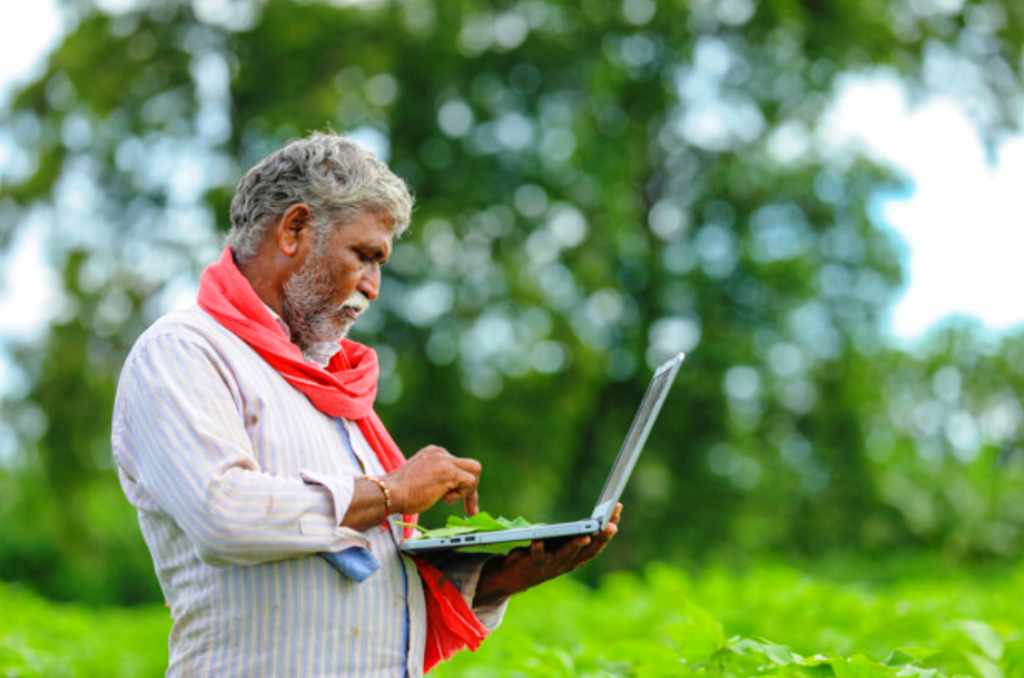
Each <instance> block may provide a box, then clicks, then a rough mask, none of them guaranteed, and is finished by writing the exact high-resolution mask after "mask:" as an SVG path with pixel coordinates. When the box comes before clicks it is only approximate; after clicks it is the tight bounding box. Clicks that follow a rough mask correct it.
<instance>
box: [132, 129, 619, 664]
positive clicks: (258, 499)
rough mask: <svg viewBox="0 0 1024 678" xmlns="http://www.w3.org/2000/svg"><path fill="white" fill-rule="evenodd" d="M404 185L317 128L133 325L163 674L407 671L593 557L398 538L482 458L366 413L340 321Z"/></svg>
mask: <svg viewBox="0 0 1024 678" xmlns="http://www.w3.org/2000/svg"><path fill="white" fill-rule="evenodd" d="M411 208H412V198H411V197H410V195H409V192H408V189H407V188H406V186H405V184H404V182H403V181H402V180H401V179H399V178H398V177H397V176H395V175H394V174H393V173H392V172H391V171H390V170H389V169H388V168H387V166H386V165H385V164H384V163H382V162H381V161H379V160H377V159H376V158H375V157H374V156H373V155H371V154H370V153H367V152H366V151H364V150H362V149H360V147H358V146H357V145H356V144H354V143H353V142H352V141H350V140H349V139H347V138H345V137H342V136H338V135H334V134H321V133H314V134H313V135H311V136H309V137H308V138H305V139H301V140H299V141H294V142H292V143H290V144H288V145H287V146H285V147H284V148H282V149H281V150H279V151H277V152H275V153H272V154H271V155H270V156H268V157H267V158H265V159H264V160H263V161H262V162H260V163H259V164H258V165H257V166H256V167H254V168H253V169H252V170H250V171H249V173H248V174H246V176H245V177H244V178H243V179H242V181H241V182H240V183H239V185H238V189H237V191H236V193H235V196H234V199H233V200H232V203H231V223H232V228H231V232H230V233H229V234H228V236H227V246H228V247H227V248H226V249H225V250H224V253H223V254H222V255H221V257H220V259H219V261H217V262H216V263H214V264H212V265H211V266H209V267H208V268H207V269H206V271H205V272H204V273H203V275H202V279H201V281H200V287H199V297H198V304H197V305H195V306H192V307H191V308H188V309H186V310H183V311H179V312H175V313H171V314H170V315H167V316H165V317H163V318H161V319H160V320H159V321H157V322H156V323H155V324H154V325H153V326H152V327H150V328H149V329H148V330H147V331H146V332H145V333H144V334H143V335H142V337H140V338H139V340H138V342H137V343H136V344H135V347H134V349H133V350H132V352H131V355H130V356H129V357H128V360H127V362H126V363H125V366H124V370H123V372H122V374H121V380H120V384H119V386H118V392H117V401H116V404H115V408H114V419H113V432H112V439H113V452H114V457H115V459H116V461H117V465H118V470H119V473H120V479H121V484H122V486H123V488H124V492H125V494H126V495H127V497H128V500H129V501H130V502H131V503H132V505H133V506H135V507H136V508H137V509H138V512H139V523H140V525H141V527H142V533H143V536H144V537H145V539H146V543H147V544H148V546H149V550H150V552H151V554H152V557H153V564H154V567H155V569H156V574H157V577H158V578H159V580H160V585H161V587H162V588H163V592H164V595H165V596H166V598H167V601H168V604H169V606H170V609H171V616H172V618H173V620H174V625H173V627H172V629H171V634H170V666H169V668H168V671H167V675H168V676H213V677H216V678H229V677H232V676H239V677H241V676H244V677H246V678H253V677H258V676H282V677H283V676H350V675H351V676H403V675H408V676H419V675H422V674H423V673H424V672H425V671H427V670H429V669H430V668H431V667H432V666H433V665H434V664H436V663H437V662H438V661H441V660H443V659H446V658H448V657H449V656H450V655H451V654H452V653H454V652H455V651H456V650H458V649H460V648H462V647H466V646H468V647H470V648H474V649H475V648H476V647H477V646H478V645H479V644H480V642H481V641H482V640H483V638H484V637H485V636H486V635H487V634H488V633H489V632H490V631H491V630H493V629H494V628H495V627H496V626H497V625H498V623H499V622H500V620H501V617H502V615H503V613H504V610H505V606H506V604H507V600H508V597H509V596H510V595H512V594H514V593H517V592H519V591H523V590H525V589H526V588H528V587H531V586H533V585H535V584H538V583H540V582H543V581H545V580H548V579H551V578H552V577H556V576H558V575H560V574H563V573H565V572H568V571H570V570H573V569H575V568H577V567H579V566H580V565H582V564H583V563H585V562H587V561H588V560H590V559H591V558H593V557H594V556H596V555H597V554H598V553H599V552H600V551H601V549H603V548H604V546H605V545H606V544H607V543H608V541H609V539H611V537H612V535H613V534H614V533H615V531H616V523H617V522H618V513H617V512H616V516H615V518H614V520H613V521H612V523H611V524H610V525H609V527H608V529H607V530H606V531H605V532H603V533H601V534H598V535H595V536H594V537H592V538H591V537H579V538H576V539H574V540H572V541H570V542H568V543H566V544H565V545H563V546H561V547H560V548H559V549H558V550H557V551H554V552H548V551H545V549H544V545H543V544H542V543H540V542H536V543H534V544H533V545H532V546H531V547H530V548H528V549H516V550H514V551H512V552H511V553H510V554H509V555H507V556H504V557H489V556H486V555H467V554H449V555H447V556H446V557H444V558H437V559H435V560H433V561H432V562H426V561H423V560H415V561H414V560H413V559H411V558H409V557H407V556H404V555H403V554H402V553H401V552H400V550H399V546H400V544H401V543H402V540H403V539H405V538H408V537H409V532H408V530H409V528H403V527H402V526H400V525H397V524H396V523H397V522H398V521H403V516H404V517H405V520H404V521H403V522H405V521H408V520H411V519H414V516H415V514H417V513H419V512H420V511H423V510H424V509H427V508H429V507H431V506H433V505H434V504H435V503H437V502H438V501H439V500H444V501H445V502H447V503H453V502H456V501H463V502H464V503H465V508H466V511H467V512H468V513H470V514H472V513H475V512H476V511H477V483H478V480H479V476H480V464H479V463H478V462H476V461H474V460H472V459H467V458H461V457H456V456H453V455H452V454H449V453H448V452H447V451H446V450H444V449H442V448H440V447H437V446H434V445H430V446H427V447H424V448H423V449H421V450H420V451H419V452H417V453H416V454H415V455H413V456H412V457H410V458H409V459H408V460H405V459H404V458H403V456H402V454H401V452H399V449H398V447H397V446H396V445H395V443H394V442H393V441H392V439H391V437H390V436H389V435H388V432H387V430H386V429H385V428H384V425H383V424H382V423H381V421H380V419H378V418H377V415H376V414H375V413H374V411H373V402H374V397H375V394H376V389H377V377H378V366H377V356H376V354H375V353H374V352H373V351H372V350H371V349H369V348H367V347H365V346H362V345H360V344H357V343H355V342H352V341H349V340H345V339H344V337H345V334H346V332H348V330H349V328H350V327H351V326H352V324H353V323H354V322H355V321H356V319H357V318H358V317H359V315H360V313H362V312H363V311H364V310H365V309H366V308H367V306H368V305H369V304H371V303H373V302H374V301H375V300H376V299H377V295H378V293H379V291H380V281H381V267H382V266H384V264H385V263H386V262H387V260H388V257H389V256H390V255H391V249H392V245H393V241H394V239H395V238H396V237H398V236H400V235H401V234H402V232H403V231H404V230H405V229H406V228H407V227H408V225H409V219H410V212H411Z"/></svg>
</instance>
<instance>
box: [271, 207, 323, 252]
mask: <svg viewBox="0 0 1024 678" xmlns="http://www.w3.org/2000/svg"><path fill="white" fill-rule="evenodd" d="M274 235H275V236H276V239H277V248H278V249H279V250H280V251H281V254H283V255H285V256H287V257H295V256H301V255H303V254H305V252H306V250H307V249H308V248H309V246H310V245H311V244H312V243H313V242H314V238H313V235H314V234H313V224H312V213H311V212H310V210H309V205H307V204H306V203H303V202H300V203H297V204H295V205H292V206H291V207H289V208H288V209H287V210H285V212H284V214H283V215H281V219H280V221H278V222H277V228H276V229H275V233H274Z"/></svg>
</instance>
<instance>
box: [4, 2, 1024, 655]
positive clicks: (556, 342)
mask: <svg viewBox="0 0 1024 678" xmlns="http://www.w3.org/2000/svg"><path fill="white" fill-rule="evenodd" d="M64 9H65V11H66V13H67V17H68V30H67V34H66V36H65V38H64V39H63V42H62V43H61V44H60V46H59V47H58V48H57V49H56V50H55V51H54V53H53V54H52V55H51V56H50V58H49V62H48V64H47V67H46V70H45V72H44V73H43V74H42V75H41V76H40V77H39V78H38V79H37V80H36V81H35V82H33V83H31V84H29V85H27V86H25V87H24V88H23V89H22V90H21V91H20V92H18V93H17V95H16V96H15V97H14V99H13V101H12V102H10V103H9V105H7V106H5V107H4V108H3V109H0V137H2V139H3V141H4V143H5V144H6V145H7V146H8V147H9V148H10V152H9V154H8V160H7V162H5V165H4V167H3V168H2V169H0V248H4V250H6V251H10V249H11V248H12V247H13V245H14V243H15V242H17V239H18V238H19V237H23V236H24V234H25V233H28V232H30V231H32V230H33V229H35V230H42V231H43V232H44V233H45V237H46V246H47V252H48V257H49V260H50V263H51V264H52V266H53V268H54V270H55V271H57V272H58V287H59V289H60V292H61V294H60V303H59V305H58V308H57V309H56V310H55V313H54V315H53V319H52V322H51V323H50V325H49V327H48V328H47V330H46V331H45V333H44V334H43V336H42V337H41V338H39V339H35V340H32V341H25V342H22V341H15V340H13V339H11V338H3V337H0V353H2V354H3V355H5V356H6V358H7V360H8V362H9V364H10V365H11V367H10V369H9V374H10V375H11V378H10V379H8V381H7V383H6V384H5V385H4V389H3V390H2V391H0V459H2V460H3V463H2V465H0V579H3V580H7V581H18V582H22V583H24V584H27V585H29V586H31V587H32V588H34V589H35V590H37V591H39V592H41V593H42V594H43V595H45V596H47V597H49V598H51V599H57V600H84V601H88V602H90V603H104V604H109V603H118V604H136V603H149V602H153V601H157V600H159V591H158V589H157V587H156V583H155V580H154V578H153V576H152V572H151V568H150V564H149V559H148V554H147V553H146V551H145V547H144V545H143V543H142V541H141V538H140V537H139V535H138V533H137V527H136V525H135V517H134V515H133V513H132V511H131V510H130V509H129V507H128V506H127V504H126V502H124V500H123V498H122V497H121V495H120V489H119V487H118V486H117V481H116V473H115V470H114V469H113V468H112V462H111V459H110V451H109V443H108V435H109V424H108V422H109V415H110V410H111V404H112V400H113V394H114V389H115V387H116V380H117V375H118V370H119V367H120V364H121V361H122V360H123V358H124V356H125V355H126V353H127V350H128V349H129V348H130V346H131V344H132V342H133V341H134V339H135V337H137V336H138V334H139V333H140V332H141V331H142V329H143V328H144V327H145V326H146V325H147V324H148V323H150V322H152V320H154V319H155V318H156V317H158V316H159V315H160V314H161V313H162V312H164V311H166V310H167V309H169V308H171V307H173V306H175V305H178V304H181V303H182V302H183V300H187V299H188V298H190V297H191V296H192V295H193V294H194V287H195V283H196V280H197V278H198V273H199V271H201V270H202V268H203V267H204V266H205V265H206V264H208V263H209V262H210V261H212V260H213V259H214V258H215V256H216V254H217V252H218V249H219V236H220V234H221V233H222V232H223V231H224V230H225V229H226V227H227V205H228V202H229V200H230V197H231V194H232V192H233V187H234V185H235V183H236V182H237V180H238V178H239V177H240V176H241V174H242V173H243V172H244V171H245V170H246V169H247V168H248V167H249V166H251V165H252V164H253V163H254V162H255V161H257V160H258V159H259V158H261V157H262V156H263V155H265V154H266V153H267V152H269V151H271V150H273V149H275V148H277V147H279V146H280V145H281V144H282V143H283V142H284V141H285V140H287V139H289V138H292V137H295V136H300V135H302V134H304V133H305V132H307V131H308V130H311V129H323V128H326V127H332V128H334V129H337V130H342V131H353V132H354V133H356V134H357V135H358V136H360V137H361V138H363V139H370V140H371V141H375V142H376V143H377V144H378V146H380V147H383V148H385V149H386V150H387V155H388V160H389V162H390V164H391V165H392V167H393V168H394V169H395V170H396V171H397V172H398V173H399V174H400V175H402V176H403V177H405V178H406V179H407V180H408V181H409V183H410V185H411V186H412V187H413V189H414V191H415V193H416V195H417V199H418V206H417V211H416V214H415V220H414V225H413V229H412V230H411V232H410V233H409V234H408V235H407V236H406V237H405V239H404V240H403V241H402V242H401V243H399V244H398V246H397V247H396V250H395V254H394V257H393V260H392V262H391V264H389V267H388V273H387V276H386V279H385V283H384V289H383V293H382V296H381V300H380V302H379V303H378V304H376V305H375V307H374V309H373V310H372V311H371V312H370V313H369V314H368V315H367V317H365V318H364V319H362V320H361V321H360V325H359V326H358V327H357V328H356V335H357V336H356V338H357V339H359V340H362V341H364V342H366V343H369V344H371V345H372V346H374V347H375V348H376V349H377V350H378V351H379V353H380V355H381V362H382V366H383V379H382V384H381V394H380V407H379V411H380V413H381V415H382V417H383V418H384V420H385V422H386V423H387V424H388V426H389V428H390V429H391V430H392V432H393V434H394V436H395V438H396V439H397V440H398V441H399V442H400V444H402V445H403V446H404V447H405V449H406V450H407V451H414V450H415V449H417V448H418V447H420V446H422V445H425V444H428V443H436V444H441V445H444V446H445V447H447V448H449V449H450V450H452V451H453V452H455V453H457V454H460V455H466V456H473V457H476V458H478V459H480V460H481V461H482V462H483V465H484V468H485V472H484V476H483V481H482V488H481V491H482V495H483V502H484V507H485V508H487V509H488V510H489V511H491V512H492V513H494V514H504V515H510V516H511V515H519V514H523V515H527V516H529V517H530V518H531V519H534V520H552V519H558V518H565V517H572V516H573V515H574V514H579V513H584V512H587V511H589V507H590V505H591V503H592V502H593V498H594V496H595V494H596V493H597V491H598V489H599V485H600V483H601V481H602V479H603V475H604V473H605V469H606V468H607V467H608V464H609V463H610V460H611V458H612V457H613V456H614V455H615V453H616V452H617V448H618V445H619V442H620V440H621V437H622V435H623V432H624V431H625V430H626V429H627V427H628V420H629V418H630V417H631V416H632V413H633V410H634V408H635V404H636V403H637V402H638V400H639V398H640V396H641V395H642V392H643V389H644V387H645V384H646V382H647V379H648V375H649V373H650V369H651V367H652V366H654V365H656V364H657V363H658V362H660V361H661V360H662V359H663V358H665V357H667V356H668V355H671V354H672V353H674V352H676V351H679V350H684V351H687V352H688V353H690V356H689V358H688V360H687V362H686V364H685V366H684V369H683V371H682V372H681V373H680V378H679V380H678V382H677V385H676V387H675V389H674V391H673V393H672V395H671V397H670V399H669V402H668V403H667V405H666V410H665V414H664V415H663V417H662V418H661V420H660V421H659V422H658V426H657V427H656V428H655V430H654V432H653V434H652V436H651V440H650V442H649V445H648V448H647V450H646V452H645V455H644V458H643V459H642V461H641V465H640V467H639V468H638V470H637V476H636V478H635V482H633V483H631V485H630V488H629V490H628V493H627V496H626V498H625V502H626V512H625V517H624V525H623V528H624V529H623V531H622V533H621V535H620V536H619V537H618V538H617V539H616V542H615V545H614V547H613V548H611V549H610V550H609V551H608V553H607V554H606V557H604V558H602V560H601V562H600V563H599V564H595V565H594V566H592V567H590V568H589V569H588V571H587V576H588V577H590V578H591V580H596V578H597V576H598V575H599V574H600V573H601V572H602V571H610V570H630V571H639V570H640V569H641V568H642V567H643V566H644V565H645V564H647V563H650V562H653V561H655V560H658V561H664V562H668V563H672V564H674V565H676V566H692V565H694V564H704V565H706V564H711V563H722V562H728V563H733V564H743V563H745V562H749V560H750V559H751V558H752V557H755V556H757V555H759V554H773V555H774V556H776V557H785V558H795V559H800V560H801V561H812V560H816V559H820V558H825V557H833V556H835V554H837V553H838V554H847V556H849V555H850V554H855V555H856V557H857V558H861V557H868V556H870V557H872V558H876V559H877V558H886V559H888V558H892V557H901V556H902V554H907V553H921V552H926V553H939V554H941V556H942V558H943V559H945V560H943V561H941V562H947V563H948V562H952V563H959V564H961V565H962V566H965V567H966V566H971V567H976V566H979V565H985V564H990V563H992V562H1001V563H1008V562H1014V561H1016V559H1017V558H1018V557H1019V555H1020V552H1021V547H1022V544H1021V528H1022V526H1024V508H1022V506H1024V504H1022V502H1021V501H1020V496H1021V492H1020V490H1021V486H1022V478H1024V476H1022V474H1024V466H1022V464H1024V460H1022V458H1024V452H1022V445H1021V437H1022V430H1024V408H1022V406H1021V398H1020V394H1021V392H1022V387H1024V334H1022V333H1020V332H1017V333H1011V334H1008V335H1005V336H1002V337H999V338H993V337H990V336H987V335H986V334H985V333H984V332H983V331H982V330H981V329H980V328H978V327H977V326H975V325H973V324H972V323H971V322H969V321H954V322H951V323H949V324H948V325H947V326H946V327H943V328H939V329H937V330H935V331H934V332H933V334H932V335H931V336H930V337H929V338H928V339H927V340H925V341H923V342H922V343H921V344H920V345H918V346H916V347H914V348H913V349H907V348H903V347H899V346H895V345H893V344H892V342H891V341H890V340H888V339H887V337H886V335H885V331H884V319H885V313H886V310H887V308H888V306H889V304H891V302H892V300H893V298H894V295H895V293H896V292H897V291H898V289H899V287H900V285H901V284H902V281H903V275H904V273H903V265H902V251H901V245H900V243H899V242H898V241H897V240H896V238H895V236H894V235H893V233H892V232H891V231H889V230H888V229H887V228H886V227H885V225H884V224H883V223H881V222H880V221H879V219H878V216H877V213H878V210H877V209H875V206H876V205H877V201H878V199H879V198H880V197H881V196H884V195H892V194H893V193H892V192H893V191H897V192H899V191H906V190H907V189H908V188H909V187H908V186H907V185H906V183H905V180H904V179H902V178H901V177H899V176H897V175H895V174H894V173H893V172H892V171H890V170H889V169H887V168H885V167H880V166H877V165H876V164H874V163H873V162H872V161H870V159H868V158H867V157H865V156H863V155H862V154H861V153H860V151H859V150H858V149H856V148H849V147H844V148H839V147H835V146H833V145H830V144H828V143H826V142H825V141H824V140H823V139H822V136H821V130H822V120H823V116H824V115H825V113H826V111H827V110H828V107H829V105H830V103H831V102H832V100H833V97H834V95H835V93H836V92H837V91H838V88H839V87H840V86H841V85H842V83H843V82H845V81H846V78H848V77H849V76H851V75H868V74H874V75H878V74H882V75H885V76H887V77H891V78H895V79H898V80H899V81H900V82H901V83H902V84H903V85H904V86H905V87H906V88H907V90H908V91H909V92H911V94H912V95H913V96H921V95H927V94H932V93H936V92H943V93H947V94H953V95H955V96H957V97H960V98H961V99H963V100H964V101H967V102H969V104H970V105H969V109H970V111H971V112H972V114H973V115H974V116H975V119H976V122H977V124H978V128H979V129H980V130H981V132H982V133H983V135H984V137H985V138H986V140H987V141H988V142H989V143H990V144H993V145H995V144H997V143H998V141H999V140H1000V138H1002V137H1003V136H1004V135H1005V134H1006V133H1007V132H1008V131H1011V130H1013V129H1015V128H1016V127H1017V126H1018V125H1019V123H1020V121H1021V102H1022V98H1021V85H1022V82H1021V68H1022V59H1021V57H1022V42H1024V5H1021V4H1020V3H1018V2H1013V1H1011V0H985V1H980V0H963V1H961V2H938V1H937V0H936V1H933V0H899V1H894V2H880V1H877V2H838V1H836V2H811V1H805V2H796V1H793V0H764V1H762V2H749V1H746V0H693V1H692V2H682V1H674V2H658V3H655V2H652V1H651V0H623V1H622V2H614V3H606V2H600V1H598V0H584V1H583V2H580V3H560V2H545V1H544V0H523V1H521V2H505V1H484V0H477V1H474V2H449V3H435V2H433V1H432V0H395V1H393V2H384V1H378V2H363V3H355V4H353V5H348V4H345V3H341V4H340V5H339V4H332V3H326V2H299V1H297V0H267V1H265V2H256V3H251V2H239V1H237V0H225V1H224V2H220V3H217V2H199V1H198V0H197V1H196V2H188V1H185V0H140V1H137V2H135V3H133V4H132V5H131V7H130V8H129V9H126V10H123V11H118V12H108V11H104V10H101V9H99V8H98V7H96V6H94V4H93V3H92V2H89V1H88V0H66V2H65V3H64ZM964 74H966V75H964ZM786 140H789V141H788V142H787V141H786ZM787 143H788V144H789V145H788V146H787V145H786V144H787ZM780 148H782V149H785V148H789V149H790V150H789V151H785V150H782V151H780V150H779V149H780ZM793 148H795V149H796V151H793V150H792V149H793ZM442 518H443V516H442V515H440V514H436V515H434V514H432V515H428V516H427V517H426V518H425V520H427V521H428V522H432V523H434V524H440V523H441V522H442ZM858 554H859V555H858ZM853 562H859V561H856V560H855V561H853ZM680 576H681V575H680ZM613 581H620V580H613ZM790 584H792V582H791V583H790ZM787 585H789V584H787ZM560 586H562V585H560ZM564 586H571V585H568V584H566V585H564ZM606 586H613V587H614V586H616V585H615V584H612V585H606ZM565 590H570V589H565ZM602 590H604V589H602ZM5 595H9V594H5ZM18 595H20V594H18ZM566 595H571V594H568V593H567V594H566ZM640 597H641V598H642V595H641V596H640ZM19 600H21V599H19ZM25 600H28V599H25ZM20 604H21V603H19V605H20ZM35 604H36V603H34V602H27V603H25V605H28V606H29V607H31V606H32V605H35ZM637 604H640V603H639V602H638V603H637ZM725 607H727V606H723V608H725ZM723 608H719V609H716V610H715V614H716V615H723V614H728V612H727V611H725V610H724V609H723ZM826 612H828V611H823V612H822V615H824V614H826ZM126 614H129V613H126ZM747 614H750V615H754V616H756V615H757V611H756V610H755V609H754V608H753V607H752V608H750V609H748V610H747ZM881 614H884V613H881ZM964 614H973V613H964ZM979 614H980V613H979ZM752 618H753V617H752ZM1015 620H1016V618H1015V617H1014V618H1013V621H1012V623H1013V624H1016V621H1015ZM748 622H749V619H748ZM112 623H120V622H112ZM517 623H518V621H516V622H513V623H510V624H507V626H515V625H516V624H517ZM835 623H840V622H838V621H837V622H835ZM726 626H727V628H730V629H732V628H736V629H739V630H740V631H742V632H743V633H749V634H750V635H761V634H763V635H768V630H770V629H768V630H763V631H762V630H758V628H757V627H756V626H753V625H747V626H744V624H743V623H742V622H741V620H733V619H731V618H726ZM503 633H506V634H507V633H510V632H509V631H508V629H506V630H504V631H503ZM588 633H589V632H588ZM922 635H926V634H922ZM858 637H860V636H858ZM773 640H780V641H781V642H787V643H789V644H791V645H793V646H794V648H797V649H800V648H803V645H802V644H801V643H803V642H804V640H807V638H802V639H801V638H787V637H786V636H785V634H782V637H781V638H775V637H773ZM818 640H820V642H821V643H822V644H824V645H826V646H829V647H833V648H836V647H844V646H842V645H841V644H839V645H837V643H838V641H837V640H835V639H833V640H829V639H827V638H821V639H818ZM581 642H582V641H581ZM901 642H902V641H901ZM908 642H909V641H908ZM914 642H917V639H914ZM872 647H873V646H872ZM843 651H846V650H845V649H844V650H843ZM876 659H880V657H876ZM125 675H128V674H125Z"/></svg>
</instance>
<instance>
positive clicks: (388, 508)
mask: <svg viewBox="0 0 1024 678" xmlns="http://www.w3.org/2000/svg"><path fill="white" fill-rule="evenodd" d="M363 477H364V478H366V479H367V480H369V481H370V482H371V483H374V484H376V485H377V487H379V488H380V491H381V492H383V493H384V511H385V513H384V516H385V517H387V516H390V515H391V490H389V489H388V486H387V485H385V484H384V481H383V480H381V479H380V478H378V477H377V476H363Z"/></svg>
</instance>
